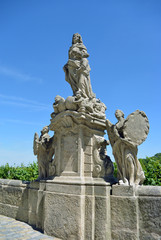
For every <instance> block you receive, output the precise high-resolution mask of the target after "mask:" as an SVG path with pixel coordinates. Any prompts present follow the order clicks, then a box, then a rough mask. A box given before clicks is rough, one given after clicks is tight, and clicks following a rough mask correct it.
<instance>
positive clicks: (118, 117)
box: [115, 110, 124, 119]
mask: <svg viewBox="0 0 161 240" xmlns="http://www.w3.org/2000/svg"><path fill="white" fill-rule="evenodd" d="M115 117H116V118H117V119H120V118H121V117H123V118H124V113H123V112H122V111H121V110H116V112H115Z"/></svg>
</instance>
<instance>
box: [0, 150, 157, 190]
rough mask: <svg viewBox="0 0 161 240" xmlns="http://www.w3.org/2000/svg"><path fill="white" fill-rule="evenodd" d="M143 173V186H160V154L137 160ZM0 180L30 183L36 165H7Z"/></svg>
mask: <svg viewBox="0 0 161 240" xmlns="http://www.w3.org/2000/svg"><path fill="white" fill-rule="evenodd" d="M139 161H140V163H141V165H142V168H143V170H144V173H145V177H146V179H145V181H144V185H158V186H161V153H157V154H155V155H154V156H153V157H146V158H141V159H139ZM114 176H115V177H117V165H116V163H115V162H114ZM0 178H3V179H4V178H5V179H17V180H25V181H32V180H35V179H37V178H38V164H37V163H35V162H33V163H31V164H29V165H28V166H24V165H23V164H21V166H20V167H15V166H14V167H11V166H9V164H8V163H7V164H6V165H3V166H1V167H0Z"/></svg>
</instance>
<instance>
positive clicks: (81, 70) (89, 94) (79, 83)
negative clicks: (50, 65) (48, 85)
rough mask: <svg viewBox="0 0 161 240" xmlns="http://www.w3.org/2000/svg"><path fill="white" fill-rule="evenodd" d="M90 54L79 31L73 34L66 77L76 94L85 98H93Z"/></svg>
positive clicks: (66, 65)
mask: <svg viewBox="0 0 161 240" xmlns="http://www.w3.org/2000/svg"><path fill="white" fill-rule="evenodd" d="M88 57H89V54H88V53H87V49H86V47H85V46H84V44H83V41H82V37H81V35H80V34H79V33H76V34H74V35H73V39H72V46H71V47H70V49H69V60H68V62H67V64H65V66H64V68H63V69H64V72H65V79H66V81H67V82H68V83H69V84H70V85H71V88H72V90H73V94H74V96H76V95H78V94H80V95H81V96H82V97H83V98H90V99H91V98H93V97H95V94H94V93H93V91H92V87H91V82H90V74H89V73H90V70H91V69H90V66H89V64H88V60H87V58H88Z"/></svg>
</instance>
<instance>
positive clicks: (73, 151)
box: [49, 110, 105, 178]
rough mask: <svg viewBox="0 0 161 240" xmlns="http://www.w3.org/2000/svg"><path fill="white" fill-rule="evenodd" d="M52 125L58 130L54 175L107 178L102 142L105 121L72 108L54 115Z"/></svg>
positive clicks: (52, 127) (55, 144)
mask: <svg viewBox="0 0 161 240" xmlns="http://www.w3.org/2000/svg"><path fill="white" fill-rule="evenodd" d="M49 127H50V130H52V131H54V148H55V156H54V161H53V163H52V164H51V165H52V167H51V168H53V169H54V171H55V172H54V176H70V177H71V176H73V177H80V178H82V177H89V178H91V177H104V175H105V171H104V169H103V168H104V166H103V161H102V160H101V159H100V156H99V154H100V152H99V151H100V145H99V143H101V142H102V143H103V141H105V140H104V138H103V136H104V130H105V120H100V119H96V118H94V117H92V116H90V115H89V114H83V113H79V112H76V111H69V110H68V111H64V112H62V113H59V114H58V115H57V116H55V117H54V118H52V119H51V124H50V126H49Z"/></svg>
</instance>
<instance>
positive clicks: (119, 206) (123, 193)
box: [111, 185, 161, 240]
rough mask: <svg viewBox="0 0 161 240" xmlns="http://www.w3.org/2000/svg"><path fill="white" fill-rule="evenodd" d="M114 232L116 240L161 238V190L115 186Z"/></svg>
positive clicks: (113, 191) (155, 187) (113, 193)
mask: <svg viewBox="0 0 161 240" xmlns="http://www.w3.org/2000/svg"><path fill="white" fill-rule="evenodd" d="M111 232H112V239H114V240H116V239H119V240H124V239H126V240H128V239H129V240H130V239H142V240H144V239H145V240H156V239H157V240H159V239H161V187H159V186H138V187H136V188H135V187H132V186H121V185H113V187H112V195H111Z"/></svg>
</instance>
